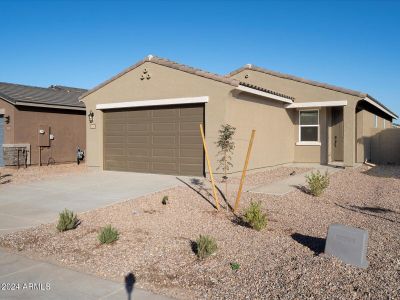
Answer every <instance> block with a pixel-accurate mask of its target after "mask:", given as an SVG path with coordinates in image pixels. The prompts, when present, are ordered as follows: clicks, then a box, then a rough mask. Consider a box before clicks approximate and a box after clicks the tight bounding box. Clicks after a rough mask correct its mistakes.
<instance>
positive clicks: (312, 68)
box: [0, 0, 400, 113]
mask: <svg viewBox="0 0 400 300" xmlns="http://www.w3.org/2000/svg"><path fill="white" fill-rule="evenodd" d="M0 12H1V14H0V16H1V26H0V40H1V46H0V81H5V82H14V83H22V84H30V85H38V86H48V85H50V84H63V85H70V86H77V87H84V88H91V87H93V86H95V85H96V84H98V83H100V82H102V81H104V80H105V79H108V78H109V77H111V76H113V75H115V74H116V73H117V72H119V71H121V70H122V69H124V68H126V67H128V66H130V65H132V64H134V63H135V62H136V61H138V60H140V59H142V58H143V57H145V56H146V55H148V54H154V55H157V56H161V57H166V58H169V59H172V60H176V61H178V62H181V63H184V64H188V65H190V66H194V67H199V68H202V69H205V70H208V71H211V72H215V73H219V74H225V73H228V72H229V71H232V70H233V69H236V68H238V67H240V66H242V65H244V64H246V63H252V64H255V65H259V66H262V67H266V68H268V69H272V70H276V71H280V72H285V73H289V74H294V75H298V76H302V77H305V78H309V79H314V80H317V81H322V82H328V83H331V84H335V85H339V86H343V87H347V88H352V89H356V90H360V91H363V92H368V93H370V94H371V95H372V96H374V97H376V98H378V99H379V100H380V101H381V102H383V103H385V104H386V105H387V106H389V107H390V108H391V109H393V110H394V111H395V112H396V113H400V101H399V100H400V93H399V89H400V58H399V55H400V3H399V2H398V1H392V2H389V1H388V2H385V1H376V2H368V1H355V2H347V1H340V2H328V1H305V2H301V1H293V2H283V1H280V2H268V1H254V2H251V1H234V0H231V1H219V2H218V1H201V2H200V1H199V2H195V1H189V0H188V1H177V2H173V1H160V2H155V1H137V2H135V1H126V2H125V1H86V2H84V1H56V0H53V1H34V0H32V1H17V0H15V1H9V2H7V1H4V0H0Z"/></svg>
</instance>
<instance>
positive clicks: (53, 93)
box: [0, 82, 87, 109]
mask: <svg viewBox="0 0 400 300" xmlns="http://www.w3.org/2000/svg"><path fill="white" fill-rule="evenodd" d="M86 91H87V90H85V89H79V88H72V87H66V86H60V85H52V86H50V87H48V88H43V87H36V86H29V85H21V84H15V83H5V82H0V98H2V99H4V100H5V101H7V102H9V103H11V104H14V105H28V106H48V107H56V108H65V109H79V108H84V107H85V105H84V104H83V103H82V102H79V96H80V95H82V94H83V93H84V92H86Z"/></svg>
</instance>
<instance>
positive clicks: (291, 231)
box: [0, 166, 400, 299]
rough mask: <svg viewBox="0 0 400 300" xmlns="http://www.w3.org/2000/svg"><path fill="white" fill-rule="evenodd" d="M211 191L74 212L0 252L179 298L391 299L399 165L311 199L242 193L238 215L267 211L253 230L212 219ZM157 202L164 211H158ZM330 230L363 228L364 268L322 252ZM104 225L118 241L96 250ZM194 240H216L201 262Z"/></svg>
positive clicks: (358, 175) (198, 187) (353, 177)
mask: <svg viewBox="0 0 400 300" xmlns="http://www.w3.org/2000/svg"><path fill="white" fill-rule="evenodd" d="M210 192H211V191H210V189H209V185H208V184H207V185H205V186H204V185H202V184H199V183H197V184H193V186H192V188H190V187H177V188H173V189H170V190H166V191H163V192H159V193H155V194H152V195H148V196H146V197H142V198H139V199H133V200H129V201H126V202H123V203H119V204H115V205H113V206H109V207H105V208H101V209H97V210H95V211H91V212H88V213H85V214H82V215H80V216H79V218H80V219H81V221H82V223H81V225H80V226H79V227H78V228H77V229H75V230H72V231H68V232H64V233H58V232H57V231H56V229H55V224H48V225H43V226H40V227H37V228H34V229H30V230H25V231H22V232H18V233H15V234H9V235H7V236H4V237H2V238H0V245H1V246H3V247H8V248H12V249H15V251H20V253H24V254H25V255H27V256H35V257H41V258H44V259H47V260H52V261H54V262H56V263H58V264H60V265H63V266H67V267H70V268H73V269H76V270H80V271H83V272H87V273H92V274H95V275H98V276H100V277H104V278H108V279H112V280H117V281H122V280H123V278H124V276H125V275H126V274H128V273H129V272H133V273H134V274H135V276H136V278H137V279H138V284H137V286H139V287H142V288H146V289H150V290H152V291H154V292H157V293H161V294H166V295H169V296H172V297H176V298H181V299H399V298H400V284H399V282H400V257H399V253H400V235H399V232H400V167H394V166H387V167H376V168H373V169H368V168H367V167H359V168H356V169H346V170H344V171H340V172H337V173H335V174H333V175H332V176H331V184H330V186H329V188H328V189H327V190H326V192H325V194H324V195H323V196H322V197H319V198H314V197H312V196H310V195H308V194H306V193H304V192H302V191H301V190H296V191H294V192H291V193H289V194H287V195H285V196H272V195H271V196H268V195H263V194H252V193H244V195H243V201H242V203H241V209H243V208H244V207H246V206H247V205H248V204H249V203H250V201H261V202H262V206H263V209H264V210H265V211H266V212H267V214H268V219H269V222H268V227H267V229H265V230H263V231H261V232H257V231H254V230H252V229H251V228H248V227H247V226H246V225H245V224H243V222H241V221H240V219H238V218H236V217H235V216H233V215H232V214H231V213H228V212H226V211H225V210H221V212H216V211H215V209H214V208H213V206H212V205H211V204H210V203H212V202H213V200H212V198H211V196H210ZM164 195H168V196H169V204H168V205H162V204H161V200H162V197H163V196H164ZM234 196H235V195H234V194H231V195H230V196H229V201H230V203H231V204H233V201H234ZM332 223H341V224H345V225H350V226H355V227H359V228H363V229H366V230H368V231H369V238H370V240H369V247H368V260H369V267H368V268H367V269H359V268H355V267H352V266H349V265H346V264H344V263H342V262H340V261H339V260H337V259H334V258H331V257H327V256H325V255H324V254H323V253H322V252H323V250H324V244H325V236H326V232H327V228H328V226H329V225H330V224H332ZM106 224H112V225H113V226H114V227H116V228H118V230H119V231H120V239H119V240H118V241H117V242H115V243H114V244H112V245H99V242H98V241H97V235H98V232H99V230H100V228H101V227H102V226H104V225H106ZM200 234H208V235H211V236H213V237H214V238H215V239H216V241H217V243H218V251H217V253H216V255H214V256H212V257H209V258H207V259H206V260H204V261H199V260H198V259H197V257H196V255H195V254H194V252H193V251H192V245H193V241H194V240H196V238H197V237H198V236H199V235H200ZM231 262H236V263H239V264H240V269H239V270H237V271H233V270H232V269H231V267H230V263H231Z"/></svg>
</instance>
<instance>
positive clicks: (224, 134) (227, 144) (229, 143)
mask: <svg viewBox="0 0 400 300" xmlns="http://www.w3.org/2000/svg"><path fill="white" fill-rule="evenodd" d="M235 131H236V128H235V127H233V126H231V125H229V124H223V125H221V129H220V130H219V131H218V133H219V136H218V140H217V142H216V145H217V147H218V149H219V152H218V167H217V170H220V169H222V170H223V172H224V177H223V179H224V181H225V196H226V198H227V197H228V176H227V172H228V170H229V168H230V167H233V164H232V162H231V160H232V154H233V150H234V149H235V142H234V141H233V136H234V134H235ZM227 209H228V206H227Z"/></svg>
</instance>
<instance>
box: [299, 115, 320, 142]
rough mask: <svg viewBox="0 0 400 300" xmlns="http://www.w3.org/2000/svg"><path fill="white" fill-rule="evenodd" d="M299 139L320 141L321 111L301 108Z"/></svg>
mask: <svg viewBox="0 0 400 300" xmlns="http://www.w3.org/2000/svg"><path fill="white" fill-rule="evenodd" d="M299 140H300V143H301V142H306V143H308V142H311V143H313V142H314V143H318V141H319V111H318V110H301V111H300V112H299Z"/></svg>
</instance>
